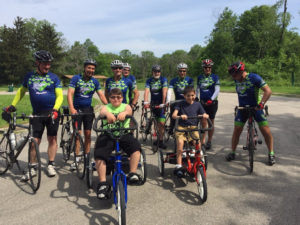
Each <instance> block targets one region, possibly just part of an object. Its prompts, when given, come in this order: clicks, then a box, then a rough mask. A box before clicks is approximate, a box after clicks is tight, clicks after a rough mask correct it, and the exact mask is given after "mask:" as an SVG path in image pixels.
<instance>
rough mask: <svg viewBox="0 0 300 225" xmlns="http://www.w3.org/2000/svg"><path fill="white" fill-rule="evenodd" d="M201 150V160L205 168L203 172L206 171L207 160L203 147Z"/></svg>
mask: <svg viewBox="0 0 300 225" xmlns="http://www.w3.org/2000/svg"><path fill="white" fill-rule="evenodd" d="M201 150H202V154H201V160H202V162H203V164H204V166H205V171H206V170H207V167H208V160H207V154H206V148H205V146H204V145H202V146H201Z"/></svg>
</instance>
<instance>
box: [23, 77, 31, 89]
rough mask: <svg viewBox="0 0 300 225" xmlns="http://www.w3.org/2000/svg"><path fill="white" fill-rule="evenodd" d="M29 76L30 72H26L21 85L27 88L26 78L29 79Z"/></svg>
mask: <svg viewBox="0 0 300 225" xmlns="http://www.w3.org/2000/svg"><path fill="white" fill-rule="evenodd" d="M29 77H30V74H29V73H28V74H26V76H25V78H24V80H23V84H22V85H23V87H25V88H28V79H29Z"/></svg>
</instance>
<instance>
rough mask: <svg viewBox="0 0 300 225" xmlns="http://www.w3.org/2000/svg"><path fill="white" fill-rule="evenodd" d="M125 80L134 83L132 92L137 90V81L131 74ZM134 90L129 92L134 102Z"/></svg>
mask: <svg viewBox="0 0 300 225" xmlns="http://www.w3.org/2000/svg"><path fill="white" fill-rule="evenodd" d="M123 77H124V78H125V79H129V80H130V81H131V82H132V90H135V89H136V88H137V87H136V79H135V76H134V75H132V74H130V75H128V76H127V77H125V76H123ZM132 90H131V89H130V90H129V99H130V100H132V99H133V94H132Z"/></svg>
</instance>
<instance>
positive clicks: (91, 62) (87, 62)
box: [84, 59, 97, 67]
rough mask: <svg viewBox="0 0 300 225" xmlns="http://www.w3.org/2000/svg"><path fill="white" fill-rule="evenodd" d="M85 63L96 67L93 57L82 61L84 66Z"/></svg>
mask: <svg viewBox="0 0 300 225" xmlns="http://www.w3.org/2000/svg"><path fill="white" fill-rule="evenodd" d="M86 65H94V66H95V67H96V66H97V63H96V60H94V59H87V60H85V61H84V67H85V66H86Z"/></svg>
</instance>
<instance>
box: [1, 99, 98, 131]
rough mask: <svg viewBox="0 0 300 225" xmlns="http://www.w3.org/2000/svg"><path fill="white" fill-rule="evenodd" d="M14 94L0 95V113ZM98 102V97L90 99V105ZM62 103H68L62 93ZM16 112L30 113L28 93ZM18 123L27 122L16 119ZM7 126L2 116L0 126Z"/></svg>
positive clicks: (9, 102)
mask: <svg viewBox="0 0 300 225" xmlns="http://www.w3.org/2000/svg"><path fill="white" fill-rule="evenodd" d="M14 97H15V96H14V95H1V96H0V98H1V103H0V107H1V108H0V109H1V113H2V108H4V107H7V106H9V105H10V104H11V102H12V100H13V99H14ZM98 104H100V101H99V100H98V99H94V98H93V100H92V106H96V105H98ZM62 105H68V102H67V96H66V95H64V101H63V103H62ZM16 108H17V112H18V113H25V114H26V115H30V114H31V113H32V107H31V103H30V99H29V95H25V96H24V97H23V98H22V100H21V101H20V102H19V103H18V104H17V107H16ZM17 122H18V123H27V121H22V120H17ZM2 127H7V122H6V121H4V120H3V119H2V118H1V119H0V128H2Z"/></svg>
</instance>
